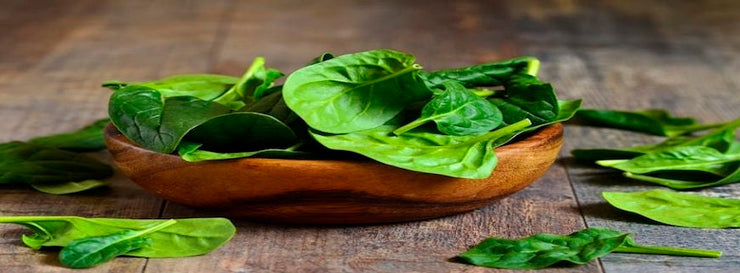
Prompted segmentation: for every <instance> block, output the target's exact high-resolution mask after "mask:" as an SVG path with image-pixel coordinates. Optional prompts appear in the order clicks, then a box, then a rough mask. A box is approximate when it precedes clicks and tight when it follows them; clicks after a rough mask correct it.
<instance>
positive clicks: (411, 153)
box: [311, 120, 530, 178]
mask: <svg viewBox="0 0 740 273" xmlns="http://www.w3.org/2000/svg"><path fill="white" fill-rule="evenodd" d="M529 124H530V122H529V120H522V121H520V122H517V123H514V124H512V125H510V126H507V127H504V128H501V129H497V130H494V131H492V132H489V133H486V134H483V135H478V136H449V135H442V134H437V133H433V132H427V131H422V130H414V131H410V132H407V133H405V134H403V135H400V136H395V135H393V134H392V132H393V130H395V129H397V128H398V127H396V126H390V125H386V126H380V127H376V128H373V129H370V130H365V131H359V132H354V133H348V134H341V135H330V134H325V133H321V132H317V131H311V134H312V136H313V137H314V138H315V139H316V140H317V141H318V142H319V143H321V144H322V145H324V146H326V147H327V148H329V149H334V150H342V151H350V152H355V153H358V154H361V155H364V156H366V157H369V158H371V159H374V160H376V161H379V162H381V163H384V164H388V165H391V166H395V167H399V168H402V169H407V170H412V171H416V172H424V173H433V174H441V175H446V176H452V177H463V178H486V177H489V176H490V175H491V172H492V171H493V168H494V167H495V166H496V163H497V162H498V161H497V159H496V154H495V153H494V151H493V148H494V145H493V143H494V141H495V140H496V139H498V138H500V137H504V136H508V135H509V134H511V133H512V132H514V131H517V130H522V129H524V128H526V127H527V126H529Z"/></svg>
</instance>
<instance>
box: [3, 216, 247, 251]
mask: <svg viewBox="0 0 740 273" xmlns="http://www.w3.org/2000/svg"><path fill="white" fill-rule="evenodd" d="M166 221H167V220H158V219H157V220H148V219H147V220H139V219H136V220H135V219H115V218H83V217H77V216H2V217H0V223H11V224H19V225H23V226H25V227H27V228H29V229H31V231H33V234H31V235H23V237H22V240H23V243H25V244H26V245H27V246H28V247H30V248H33V249H39V248H41V247H42V246H60V247H64V246H67V245H69V244H70V243H72V242H74V241H75V240H79V239H83V238H89V237H97V236H105V235H110V234H114V233H118V232H124V231H129V230H144V229H147V228H150V227H152V226H155V225H158V224H161V223H163V222H166ZM235 232H236V228H235V227H234V225H233V224H232V223H231V221H229V220H228V219H225V218H190V219H178V220H177V222H176V223H175V224H173V225H171V226H167V227H164V228H162V229H160V230H156V231H153V232H151V233H148V234H147V235H146V237H147V238H148V239H151V243H150V244H148V245H145V246H142V247H141V248H138V249H136V250H133V251H131V252H127V253H126V255H129V256H137V257H151V258H164V257H185V256H195V255H203V254H206V253H208V252H211V251H212V250H214V249H216V248H218V247H220V246H221V245H223V244H224V243H226V242H227V241H229V240H230V239H231V237H232V236H233V235H234V233H235Z"/></svg>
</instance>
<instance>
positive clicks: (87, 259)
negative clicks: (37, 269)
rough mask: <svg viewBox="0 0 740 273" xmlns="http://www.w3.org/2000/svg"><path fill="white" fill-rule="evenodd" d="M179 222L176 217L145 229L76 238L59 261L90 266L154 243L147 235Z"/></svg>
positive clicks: (72, 266)
mask: <svg viewBox="0 0 740 273" xmlns="http://www.w3.org/2000/svg"><path fill="white" fill-rule="evenodd" d="M175 223H177V221H175V220H174V219H170V220H167V221H164V222H162V223H159V224H156V225H154V226H153V227H150V228H147V229H143V230H126V231H121V232H117V233H113V234H109V235H103V236H94V237H87V238H81V239H77V240H74V241H72V242H70V243H69V245H67V246H65V247H64V248H62V250H61V251H59V262H61V263H62V264H63V265H65V266H67V267H71V268H88V267H93V266H96V265H98V264H101V263H104V262H107V261H109V260H111V259H113V258H115V257H117V256H121V255H126V254H127V253H129V252H132V251H134V250H137V249H140V248H143V247H146V246H148V245H150V244H151V243H152V240H151V239H150V238H147V237H144V236H145V235H147V234H149V233H152V232H155V231H157V230H160V229H163V228H166V227H168V226H171V225H174V224H175Z"/></svg>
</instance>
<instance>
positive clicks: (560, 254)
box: [458, 228, 722, 269]
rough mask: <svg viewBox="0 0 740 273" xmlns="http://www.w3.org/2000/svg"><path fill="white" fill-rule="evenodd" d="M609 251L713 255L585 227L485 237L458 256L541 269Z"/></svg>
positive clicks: (502, 265) (582, 261)
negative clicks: (639, 242) (646, 243)
mask: <svg viewBox="0 0 740 273" xmlns="http://www.w3.org/2000/svg"><path fill="white" fill-rule="evenodd" d="M611 252H628V253H649V254H664V255H678V256H696V257H712V258H717V257H719V256H720V255H721V254H722V253H721V252H719V251H712V250H701V249H688V248H673V247H659V246H641V245H637V244H635V243H634V242H633V241H632V239H631V238H630V234H628V233H622V232H619V231H616V230H611V229H606V228H588V229H584V230H581V231H578V232H574V233H572V234H570V235H556V234H549V233H541V234H536V235H532V236H530V237H527V238H522V239H518V240H511V239H504V238H496V237H492V238H488V239H486V240H484V241H482V242H481V243H479V244H478V245H476V246H474V247H473V248H471V249H469V250H468V251H466V252H463V253H461V254H459V256H458V257H460V258H462V259H463V260H464V261H466V262H468V263H470V264H474V265H479V266H485V267H495V268H506V269H541V268H546V267H549V266H551V265H553V264H555V263H557V262H561V261H568V262H571V263H575V264H585V263H588V262H589V261H591V260H594V259H596V258H599V257H602V256H605V255H607V254H609V253H611Z"/></svg>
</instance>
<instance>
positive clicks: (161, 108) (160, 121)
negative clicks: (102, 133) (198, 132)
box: [108, 85, 231, 153]
mask: <svg viewBox="0 0 740 273" xmlns="http://www.w3.org/2000/svg"><path fill="white" fill-rule="evenodd" d="M229 112H231V110H230V109H229V108H226V107H224V106H222V105H220V104H218V103H214V102H208V101H204V100H200V99H198V98H195V97H171V98H167V99H164V98H163V96H162V95H161V94H160V93H159V91H157V90H154V89H151V88H149V87H144V86H135V85H132V86H127V87H125V88H123V89H121V90H119V91H116V92H114V93H113V95H111V98H110V102H109V104H108V113H109V115H110V118H111V121H112V122H113V124H114V125H115V126H116V127H117V128H118V130H119V131H121V133H123V135H125V136H126V137H127V138H128V139H130V140H132V141H134V142H136V143H138V144H139V145H141V146H144V147H145V148H147V149H150V150H154V151H157V152H160V153H170V152H172V151H174V150H175V148H176V147H177V145H178V144H179V143H180V141H181V140H182V138H183V137H184V136H185V134H187V133H188V132H189V131H190V130H192V129H193V128H195V127H196V126H198V125H199V124H201V123H204V122H206V121H207V120H209V119H211V118H213V117H216V116H220V115H224V114H228V113H229Z"/></svg>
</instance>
